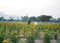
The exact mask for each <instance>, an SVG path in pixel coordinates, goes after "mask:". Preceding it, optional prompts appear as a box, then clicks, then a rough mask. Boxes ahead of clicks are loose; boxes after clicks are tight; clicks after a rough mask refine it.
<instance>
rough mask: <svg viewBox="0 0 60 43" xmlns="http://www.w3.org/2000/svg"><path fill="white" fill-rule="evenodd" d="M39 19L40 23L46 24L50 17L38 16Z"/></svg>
mask: <svg viewBox="0 0 60 43" xmlns="http://www.w3.org/2000/svg"><path fill="white" fill-rule="evenodd" d="M39 18H40V20H41V21H42V22H48V21H49V19H50V18H52V16H46V15H41V16H39Z"/></svg>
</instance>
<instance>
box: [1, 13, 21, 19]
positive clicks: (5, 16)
mask: <svg viewBox="0 0 60 43" xmlns="http://www.w3.org/2000/svg"><path fill="white" fill-rule="evenodd" d="M2 16H3V17H4V18H5V19H10V17H11V18H14V19H20V17H18V16H14V15H6V14H4V13H2V12H0V17H2Z"/></svg>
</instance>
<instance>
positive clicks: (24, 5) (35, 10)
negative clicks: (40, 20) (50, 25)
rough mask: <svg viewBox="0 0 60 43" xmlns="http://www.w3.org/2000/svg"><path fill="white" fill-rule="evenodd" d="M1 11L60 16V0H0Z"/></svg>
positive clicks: (8, 13)
mask: <svg viewBox="0 0 60 43" xmlns="http://www.w3.org/2000/svg"><path fill="white" fill-rule="evenodd" d="M0 12H2V13H4V14H6V15H15V16H25V15H28V16H40V15H51V16H52V17H54V18H58V17H60V0H0Z"/></svg>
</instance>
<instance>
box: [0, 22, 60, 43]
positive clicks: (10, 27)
mask: <svg viewBox="0 0 60 43" xmlns="http://www.w3.org/2000/svg"><path fill="white" fill-rule="evenodd" d="M59 36H60V24H57V23H55V24H53V23H45V24H44V23H41V24H40V23H39V24H34V23H31V24H27V23H23V22H22V23H20V22H19V23H17V22H0V43H35V41H34V40H36V39H39V40H41V39H42V40H43V43H51V42H50V40H52V39H54V40H60V38H59ZM21 38H25V39H26V42H22V41H21V40H20V39H21Z"/></svg>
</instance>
